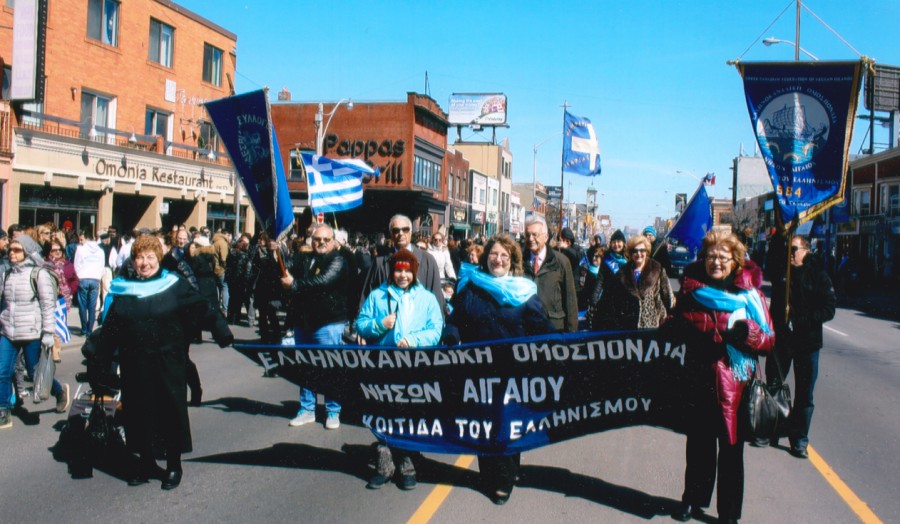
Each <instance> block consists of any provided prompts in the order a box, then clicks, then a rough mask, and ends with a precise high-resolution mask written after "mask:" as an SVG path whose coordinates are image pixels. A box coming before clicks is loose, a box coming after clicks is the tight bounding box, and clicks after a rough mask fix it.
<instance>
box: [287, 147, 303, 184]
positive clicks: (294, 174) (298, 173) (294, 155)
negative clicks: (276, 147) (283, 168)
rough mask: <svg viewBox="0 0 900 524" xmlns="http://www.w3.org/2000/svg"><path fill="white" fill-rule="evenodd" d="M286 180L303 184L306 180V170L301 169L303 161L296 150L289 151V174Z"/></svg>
mask: <svg viewBox="0 0 900 524" xmlns="http://www.w3.org/2000/svg"><path fill="white" fill-rule="evenodd" d="M288 177H289V178H288V179H289V180H291V181H294V182H303V181H305V180H306V170H305V169H304V168H303V161H302V160H301V159H300V154H299V153H298V152H297V150H296V149H292V150H291V172H290V174H289V175H288Z"/></svg>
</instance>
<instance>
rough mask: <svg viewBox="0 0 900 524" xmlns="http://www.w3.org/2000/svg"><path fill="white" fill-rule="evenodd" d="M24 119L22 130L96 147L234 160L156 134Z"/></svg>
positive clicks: (26, 115) (39, 116) (32, 115)
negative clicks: (73, 139)
mask: <svg viewBox="0 0 900 524" xmlns="http://www.w3.org/2000/svg"><path fill="white" fill-rule="evenodd" d="M8 117H9V111H8V110H7V112H6V113H5V117H4V118H5V119H4V120H3V122H8V120H9V118H8ZM22 120H23V121H22V122H21V123H20V124H19V127H20V128H22V129H30V130H34V131H40V132H42V133H47V134H51V135H57V136H65V137H69V138H76V139H80V140H86V141H89V142H94V143H97V144H107V145H112V146H118V147H124V148H131V149H139V150H142V151H148V152H151V153H158V154H161V155H168V156H173V157H177V158H184V159H188V160H196V161H198V162H205V163H208V164H216V165H219V166H223V167H231V159H229V158H228V155H227V154H225V153H223V152H219V151H213V154H212V155H210V150H209V149H203V148H199V147H195V146H191V145H188V144H181V143H178V142H169V141H166V140H164V139H163V138H162V137H158V136H154V135H139V134H137V133H133V132H130V131H122V130H120V129H113V128H110V127H104V126H98V125H94V126H90V127H88V126H86V125H83V124H82V123H81V122H78V121H76V120H69V119H67V118H62V117H58V116H54V115H48V114H44V113H37V112H34V111H24V112H23V119H22ZM3 122H0V125H3ZM5 125H6V126H8V125H9V124H8V123H6V124H5ZM4 130H5V128H0V133H3V132H4ZM4 137H5V135H0V141H2V140H3V139H4ZM10 140H11V137H10ZM3 147H4V146H3V144H2V143H0V153H2V152H3V151H4V149H3ZM6 147H9V146H6Z"/></svg>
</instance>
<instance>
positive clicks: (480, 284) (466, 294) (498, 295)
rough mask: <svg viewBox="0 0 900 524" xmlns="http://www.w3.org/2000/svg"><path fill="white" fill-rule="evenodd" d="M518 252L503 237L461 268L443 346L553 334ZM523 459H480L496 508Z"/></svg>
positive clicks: (501, 501)
mask: <svg viewBox="0 0 900 524" xmlns="http://www.w3.org/2000/svg"><path fill="white" fill-rule="evenodd" d="M523 273H524V270H523V267H522V250H521V248H519V245H518V244H516V242H515V241H514V240H513V239H511V238H509V237H508V236H506V235H500V236H497V237H494V238H492V239H491V240H489V241H488V243H487V245H486V246H485V248H484V253H483V254H482V255H481V260H480V263H479V265H478V266H477V267H476V266H473V265H471V264H463V265H462V267H461V268H460V274H459V287H458V291H457V293H456V295H454V297H453V313H452V314H451V315H450V318H449V319H448V320H447V326H446V329H445V337H444V342H445V343H447V344H448V345H450V344H458V343H460V342H464V343H468V342H481V341H485V340H498V339H506V338H516V337H524V336H529V335H540V334H543V333H554V332H555V331H556V330H555V329H554V327H553V324H552V323H551V322H550V319H549V318H548V317H547V312H546V311H545V310H544V306H543V304H542V302H541V299H540V298H539V297H538V296H537V286H536V285H535V284H534V282H532V281H531V280H529V279H527V278H524V277H522V276H521V275H522V274H523ZM520 459H521V454H519V453H516V454H514V455H506V456H479V457H478V469H479V470H480V471H481V476H482V478H483V482H484V489H485V492H486V493H487V495H488V496H489V497H491V500H492V501H493V502H494V504H498V505H500V504H505V503H506V501H507V500H509V496H510V494H511V493H512V489H513V486H514V485H515V482H516V478H517V477H518V472H519V462H520Z"/></svg>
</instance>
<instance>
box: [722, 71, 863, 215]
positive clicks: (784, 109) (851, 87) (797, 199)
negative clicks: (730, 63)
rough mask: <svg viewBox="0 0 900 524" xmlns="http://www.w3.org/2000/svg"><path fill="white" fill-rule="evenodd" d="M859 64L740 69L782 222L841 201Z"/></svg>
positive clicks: (853, 115) (751, 118) (755, 130)
mask: <svg viewBox="0 0 900 524" xmlns="http://www.w3.org/2000/svg"><path fill="white" fill-rule="evenodd" d="M862 64H863V62H786V63H748V64H745V63H739V64H738V70H739V71H740V73H741V76H742V77H743V79H744V93H745V95H746V99H747V109H748V110H749V112H750V123H751V125H752V126H753V131H754V133H755V134H756V139H757V142H759V149H760V151H762V154H763V159H764V160H765V162H766V167H767V168H768V170H769V178H771V180H772V185H773V186H774V188H775V193H776V195H777V198H778V205H779V207H780V208H781V216H782V219H783V220H784V222H785V223H788V222H790V221H792V220H794V219H795V218H796V219H797V220H798V223H802V222H805V221H807V220H809V219H811V218H813V217H815V216H816V215H817V214H819V213H821V212H822V211H824V210H825V209H827V208H828V207H830V206H832V205H834V204H836V203H837V202H840V200H841V198H843V193H844V185H845V184H846V173H847V162H848V158H847V153H848V151H849V148H850V140H851V138H852V136H851V135H852V134H853V123H854V120H855V119H856V106H857V101H858V93H859V86H860V79H861V76H862V75H861V72H862Z"/></svg>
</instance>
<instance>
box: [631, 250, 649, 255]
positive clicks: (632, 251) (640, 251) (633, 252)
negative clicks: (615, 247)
mask: <svg viewBox="0 0 900 524" xmlns="http://www.w3.org/2000/svg"><path fill="white" fill-rule="evenodd" d="M631 254H632V255H638V254H640V255H646V254H647V250H646V249H632V250H631Z"/></svg>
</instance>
